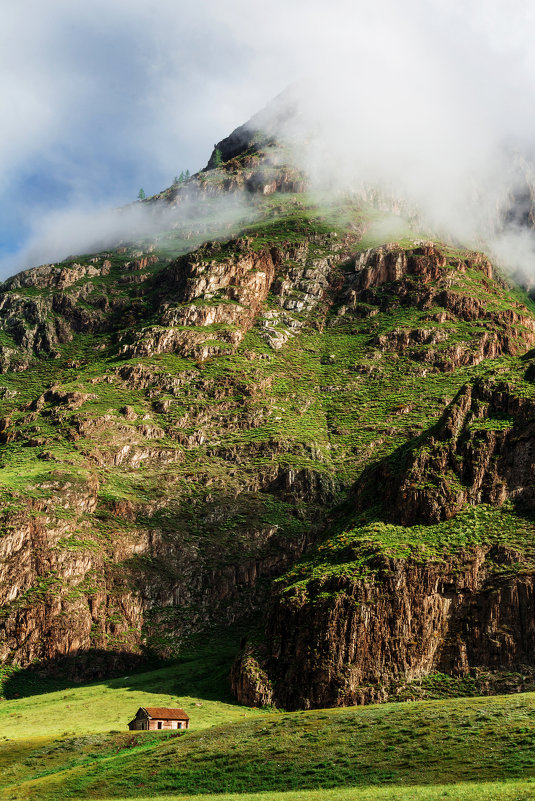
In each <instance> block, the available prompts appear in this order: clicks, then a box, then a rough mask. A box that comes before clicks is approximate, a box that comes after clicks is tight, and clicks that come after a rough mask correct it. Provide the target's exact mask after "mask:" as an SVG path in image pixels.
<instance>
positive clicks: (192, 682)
mask: <svg viewBox="0 0 535 801" xmlns="http://www.w3.org/2000/svg"><path fill="white" fill-rule="evenodd" d="M243 634H244V630H243V628H242V627H240V628H232V629H226V630H213V631H210V632H208V633H205V634H203V635H196V636H195V637H193V638H191V639H190V641H189V642H188V644H187V646H185V648H184V650H183V652H182V653H181V654H180V656H179V657H178V658H176V659H173V660H170V661H164V660H161V659H158V658H157V657H154V656H153V657H151V656H147V655H139V654H132V653H128V652H124V653H113V652H109V651H104V650H99V649H90V650H87V651H83V652H79V653H77V654H76V655H73V656H69V657H61V658H57V659H50V660H46V661H45V660H43V661H42V662H39V663H38V664H36V665H32V666H30V667H28V668H24V669H21V668H17V667H15V666H4V667H3V668H0V682H1V688H2V695H3V696H4V698H6V699H14V698H24V697H29V696H32V695H41V694H43V693H51V692H55V691H57V690H65V689H73V688H76V687H81V686H83V685H84V684H85V685H87V684H105V685H106V686H108V687H110V688H112V689H123V690H125V689H126V690H132V691H133V692H139V691H142V692H147V693H161V694H170V695H173V694H176V693H177V691H178V690H179V692H180V694H181V695H189V696H191V697H199V698H205V699H206V700H212V701H222V702H225V703H230V704H237V701H236V699H235V698H234V696H233V695H232V693H231V691H230V684H229V674H230V669H231V666H232V663H233V661H234V659H235V657H236V654H237V652H238V649H239V645H240V640H241V639H242V637H243ZM125 674H127V675H125Z"/></svg>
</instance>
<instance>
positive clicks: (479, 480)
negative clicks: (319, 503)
mask: <svg viewBox="0 0 535 801" xmlns="http://www.w3.org/2000/svg"><path fill="white" fill-rule="evenodd" d="M529 369H530V368H528V370H529ZM534 417H535V402H534V400H533V399H531V398H530V397H526V396H525V394H524V393H522V392H519V391H518V388H517V386H515V384H513V383H512V382H507V381H504V380H500V378H499V377H496V378H489V379H481V380H478V381H475V382H474V383H473V384H468V385H467V386H465V387H464V388H463V389H462V390H461V391H460V392H459V394H458V395H457V397H456V398H455V400H454V401H453V403H452V404H451V406H450V407H449V408H448V409H447V410H446V411H445V413H444V415H443V417H442V419H441V420H440V421H439V423H438V424H437V425H436V426H435V427H434V428H433V430H432V432H430V433H429V434H428V435H427V436H425V437H424V438H423V441H421V442H420V443H419V444H418V446H417V447H416V448H414V449H413V450H411V451H410V452H409V453H408V455H407V456H406V457H405V458H406V466H405V468H404V469H403V471H402V472H401V474H399V473H398V474H394V473H393V472H392V470H391V467H390V464H389V462H388V461H387V462H385V463H384V464H382V465H380V466H379V467H377V468H373V469H372V470H371V471H370V473H369V476H365V477H364V478H363V480H362V481H361V482H359V484H358V485H357V489H356V492H357V497H358V498H359V503H366V502H367V501H364V498H365V497H369V496H368V495H367V493H368V492H369V490H370V486H371V484H374V485H376V486H377V485H381V486H384V487H385V488H387V506H388V508H389V509H390V510H391V511H390V514H391V516H392V517H393V518H394V519H395V520H396V521H399V522H401V523H403V524H404V525H411V524H413V523H415V522H425V523H435V522H438V521H440V520H445V519H448V518H450V517H452V516H454V515H455V514H457V512H459V511H460V509H462V508H463V507H464V506H465V505H466V504H478V503H491V504H497V505H500V504H503V503H504V502H505V501H507V500H511V501H514V502H515V503H521V504H522V505H523V506H525V507H528V508H533V507H534V506H535V494H534V489H533V480H532V477H533V470H534V469H535V428H534V426H533V419H534Z"/></svg>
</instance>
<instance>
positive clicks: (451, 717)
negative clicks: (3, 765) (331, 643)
mask: <svg viewBox="0 0 535 801" xmlns="http://www.w3.org/2000/svg"><path fill="white" fill-rule="evenodd" d="M242 720H243V719H242ZM121 737H123V738H124V735H121ZM80 741H81V742H79V743H78V746H77V747H79V749H80V754H79V760H78V763H77V762H76V761H75V760H73V758H72V757H73V750H74V748H75V747H76V742H73V743H72V744H71V745H70V746H68V747H70V759H71V761H70V762H68V761H67V762H65V763H64V764H65V768H66V769H65V770H63V771H59V772H58V769H57V768H56V769H55V768H54V767H53V765H52V764H50V768H49V773H48V775H43V774H44V772H45V769H46V764H47V759H51V758H52V759H53V755H51V753H50V751H49V752H47V753H46V754H45V753H43V752H41V753H37V754H35V755H34V758H35V763H34V768H33V769H34V774H33V775H34V776H35V778H33V779H30V776H29V775H28V778H27V780H26V781H25V782H23V781H21V780H20V779H19V780H18V781H17V787H15V786H14V783H12V784H11V785H10V786H9V787H8V788H7V789H6V791H5V792H4V794H3V795H2V796H1V797H3V798H6V799H17V801H18V799H28V798H39V799H40V801H41V799H42V801H59V800H60V799H74V798H75V799H93V798H95V799H112V798H114V799H125V798H128V799H129V798H144V797H145V798H146V797H147V794H148V793H150V794H152V795H153V796H158V797H161V796H163V797H165V795H166V794H167V795H169V794H170V793H175V794H177V795H178V796H179V797H180V794H187V795H188V797H191V794H192V793H194V794H197V795H199V794H217V793H225V792H226V793H230V794H232V793H234V796H232V795H231V797H236V798H237V797H238V796H239V795H240V794H243V793H259V794H260V795H258V796H257V797H258V798H259V799H267V798H270V797H273V798H276V797H277V796H276V795H273V794H276V793H279V797H284V795H280V794H287V793H289V792H291V791H300V792H301V797H302V798H305V797H306V798H310V797H312V796H311V795H310V792H309V791H313V790H318V791H319V790H322V791H324V796H323V797H324V798H326V799H331V801H333V799H335V798H336V797H337V796H336V795H335V792H336V793H340V792H341V789H340V788H359V787H360V788H363V789H362V793H361V794H360V795H355V796H354V797H355V798H366V797H367V798H376V797H377V798H387V799H388V798H392V799H393V798H397V799H405V798H416V799H419V798H421V799H424V798H425V799H427V798H434V797H437V798H438V797H444V796H440V795H437V793H438V790H436V787H437V786H438V785H441V792H442V793H444V792H446V791H447V792H450V790H451V792H452V793H453V795H452V798H458V799H468V798H482V799H483V798H489V799H490V798H529V797H535V784H533V785H531V787H530V785H529V783H528V780H529V779H534V780H535V750H534V748H533V746H534V745H535V694H533V693H525V694H522V695H517V696H498V697H492V698H470V699H454V700H451V699H450V700H445V701H428V702H416V703H406V704H385V705H382V706H370V707H360V708H347V709H330V710H315V711H312V712H293V713H278V714H261V715H258V716H257V717H253V718H251V719H249V720H243V722H241V723H231V724H225V725H223V726H218V727H214V728H210V729H204V730H199V731H191V732H189V733H187V734H185V735H184V736H182V737H175V738H171V739H170V738H168V737H167V736H166V737H164V738H161V739H159V738H158V736H153V735H150V737H149V739H147V740H144V736H143V734H141V735H138V737H137V739H136V740H135V742H134V743H132V744H131V745H129V744H128V742H127V741H125V740H124V739H123V740H121V741H113V739H111V740H110V739H107V740H106V741H103V742H102V743H101V745H100V751H99V746H98V744H97V743H93V747H92V752H91V753H88V752H87V744H84V743H83V738H80ZM84 749H85V750H84ZM82 752H83V753H82ZM25 761H28V760H27V759H26V760H25ZM520 780H521V781H522V782H523V785H522V784H521V785H518V782H519V781H520ZM508 781H512V782H517V785H516V786H515V784H508V783H507V782H508ZM493 782H502V783H503V782H505V784H502V785H501V786H499V792H500V793H501V795H496V794H495V795H493V794H492V793H493V792H494V790H493V789H489V790H488V791H487V789H486V788H484V790H482V792H481V793H480V795H479V796H477V795H474V794H472V795H468V794H467V792H468V791H467V789H466V788H467V787H468V784H469V783H472V785H474V784H477V785H479V784H480V783H487V784H489V783H493ZM465 783H467V784H465ZM413 785H416V786H420V785H421V786H424V785H425V786H427V785H428V786H429V789H427V787H425V788H423V789H421V790H418V791H416V790H414V789H413ZM448 785H453V786H454V787H453V788H452V787H450V788H449V789H448ZM457 785H459V790H458V789H457ZM388 786H390V787H391V788H392V789H391V790H390V791H388V790H387V789H385V788H387V787H388ZM409 786H410V788H411V789H410V790H408V789H407V788H408V787H409ZM433 787H435V789H433ZM381 788H382V790H381V792H383V793H386V795H383V796H381V795H377V793H378V792H379V790H380V789H381ZM511 788H513V789H511ZM461 789H462V793H461ZM528 790H529V791H530V792H531V796H530V795H526V793H527V792H528ZM305 791H306V793H305ZM327 791H328V793H327ZM346 792H347V793H351V792H356V790H353V789H351V790H349V789H347V790H346ZM366 792H367V793H368V795H367V796H366V794H365V793H366ZM388 792H390V793H391V794H390V796H389V795H388ZM485 792H486V793H487V795H485V794H484V793H485ZM520 792H522V793H524V795H519V793H520ZM269 793H271V794H272V796H270V795H269ZM407 793H413V795H412V796H411V795H410V794H407ZM432 793H435V795H433V794H432ZM463 793H464V794H463ZM489 793H490V794H489ZM507 793H509V795H507ZM515 793H516V795H515ZM338 797H339V798H341V799H342V798H351V797H352V796H351V795H350V794H348V795H346V796H343V795H339V796H338ZM446 797H447V796H446ZM296 798H299V794H298V795H296Z"/></svg>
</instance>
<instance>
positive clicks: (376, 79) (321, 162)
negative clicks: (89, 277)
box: [0, 0, 535, 276]
mask: <svg viewBox="0 0 535 801" xmlns="http://www.w3.org/2000/svg"><path fill="white" fill-rule="evenodd" d="M181 5H182V4H176V3H175V2H172V0H160V2H157V3H153V2H149V0H131V2H128V3H127V2H126V0H108V1H107V2H106V3H105V2H104V0H95V2H94V3H93V4H91V6H85V7H84V6H80V5H79V4H72V3H68V2H66V0H51V2H50V3H47V4H46V9H45V8H44V7H43V5H42V4H39V3H38V2H37V1H36V0H22V2H21V3H20V4H18V5H17V7H16V8H13V9H9V10H7V11H6V12H5V15H6V24H5V25H4V27H3V31H2V33H1V34H0V36H2V39H3V42H2V44H3V49H2V50H1V51H0V52H1V54H2V55H1V56H0V63H1V64H2V67H3V69H2V72H1V73H0V74H1V75H2V78H1V80H2V89H3V92H2V95H1V97H2V100H1V101H0V102H1V103H2V116H3V119H4V120H5V124H4V126H3V130H2V134H1V136H0V170H1V171H2V177H3V181H2V190H1V191H0V210H1V211H2V215H1V216H2V218H3V220H4V224H3V238H4V240H5V241H4V247H3V251H4V253H5V254H6V256H5V257H4V260H3V263H2V270H3V273H4V275H5V274H6V273H7V272H13V271H14V270H15V269H20V268H22V267H26V266H30V263H32V262H35V261H36V260H37V261H38V260H39V256H40V252H41V251H40V249H39V241H48V243H49V244H48V246H47V250H46V254H47V255H46V260H49V259H50V258H57V259H58V258H61V257H62V256H64V255H68V253H70V252H73V251H75V250H76V241H77V233H78V232H79V234H80V248H82V242H83V243H84V247H87V241H88V237H87V224H86V222H85V219H86V218H87V215H88V214H89V217H92V218H94V215H95V214H97V215H98V214H103V213H104V214H105V211H104V210H105V209H106V208H108V207H109V206H111V205H122V204H124V203H125V202H127V201H128V200H131V199H133V197H135V195H136V194H137V189H138V188H139V186H140V185H142V186H144V187H145V189H146V190H147V191H148V193H152V192H154V191H158V190H159V189H161V188H163V187H164V186H166V185H169V184H170V183H171V180H172V177H173V175H174V174H175V173H177V172H179V171H180V169H183V168H185V167H189V168H190V169H191V170H192V171H194V170H195V169H199V168H200V167H201V166H202V165H203V164H204V163H206V161H207V159H208V156H209V153H210V150H211V148H212V144H213V142H214V141H218V140H220V139H222V138H223V137H224V136H225V135H227V134H228V133H230V131H231V130H232V129H233V128H235V127H236V126H238V125H239V124H241V123H243V122H245V121H246V120H247V119H248V118H249V117H250V116H251V115H252V114H253V113H254V112H255V111H256V110H258V109H260V108H262V107H263V106H264V105H265V103H266V101H268V100H269V98H271V97H274V96H275V95H277V94H278V93H279V92H280V91H281V90H282V89H284V87H286V86H290V87H291V88H290V90H289V91H290V92H291V93H293V96H294V98H297V102H298V113H296V114H295V115H294V116H293V117H292V118H291V120H290V122H289V123H288V125H290V128H291V134H292V136H293V137H294V140H296V141H299V143H300V145H299V147H298V148H296V154H297V155H296V159H297V161H298V163H299V166H303V167H304V168H306V169H307V171H308V172H309V173H310V175H311V179H312V181H313V183H314V185H316V186H318V187H320V188H322V187H326V186H328V187H330V188H331V189H332V188H336V187H338V188H340V189H343V190H346V189H347V188H350V189H353V188H358V187H359V186H362V185H363V184H366V185H371V184H374V185H377V186H379V187H381V189H382V190H383V191H385V192H387V193H390V194H393V195H394V196H396V197H403V198H404V200H405V202H407V203H408V204H409V205H414V206H415V207H418V208H419V209H420V210H421V212H422V213H423V215H424V216H425V219H426V222H427V223H428V224H429V226H430V227H431V228H432V229H433V230H435V231H436V232H437V235H443V236H449V237H451V238H454V239H456V240H460V241H463V242H466V243H467V244H471V243H474V244H479V243H481V242H482V241H483V240H485V241H486V242H487V244H488V247H489V248H490V249H491V250H492V252H493V253H495V254H496V255H498V256H499V257H500V259H502V260H505V261H506V262H508V264H509V267H510V268H511V269H513V270H515V271H518V270H520V271H521V272H522V273H523V274H525V275H526V276H529V275H531V274H532V273H535V266H534V265H535V259H534V258H533V253H532V251H533V248H532V243H531V235H530V234H527V233H526V232H525V229H524V228H523V227H522V226H519V221H518V220H515V219H509V221H508V222H509V224H508V227H507V230H504V231H499V230H497V229H496V225H495V223H496V218H497V213H498V211H499V210H500V209H502V208H507V199H508V197H510V196H511V194H514V193H515V192H516V193H517V195H518V197H521V196H522V193H524V194H523V196H524V198H526V197H527V196H526V178H527V179H528V186H529V181H530V180H531V179H530V174H531V172H532V166H531V164H532V162H533V150H534V143H535V102H534V101H535V96H534V95H535V53H534V52H533V49H532V41H533V35H534V34H535V10H534V9H532V8H531V7H530V4H529V3H527V2H517V3H515V5H514V7H512V8H511V7H509V8H506V7H505V5H504V4H503V3H502V2H498V0H494V1H493V2H485V3H483V2H476V0H472V2H462V3H461V2H451V1H450V2H445V0H407V2H406V3H403V4H399V3H397V2H395V0H375V1H374V2H371V0H365V1H364V2H362V1H361V2H358V0H357V2H354V0H353V2H349V1H348V0H333V2H331V3H329V4H326V3H324V2H318V1H317V0H311V1H310V2H304V0H297V2H295V3H292V4H291V6H289V5H288V4H285V3H283V2H282V0H274V2H273V3H272V4H271V6H270V8H269V13H268V12H267V11H266V8H265V7H264V6H260V5H252V4H251V3H250V2H245V0H229V2H228V3H225V4H224V5H223V4H221V3H216V2H214V0H199V2H198V3H196V4H195V7H194V8H191V9H184V8H181V7H179V6H181ZM136 213H137V212H136ZM63 214H64V215H65V225H64V228H65V231H66V232H67V230H68V247H66V245H67V243H65V247H62V243H61V229H62V215H63ZM493 226H494V228H493ZM84 228H85V229H86V230H85V231H84ZM517 229H518V230H517ZM15 231H17V235H16V236H15V234H14V233H13V232H15ZM49 231H53V232H54V241H57V244H58V248H57V255H56V256H54V255H53V254H54V252H55V251H54V247H50V236H48V233H49ZM489 232H492V237H491V236H490V233H489ZM66 238H67V234H66ZM65 250H67V253H65ZM42 252H43V253H44V251H42ZM508 253H509V255H508ZM43 260H45V259H43Z"/></svg>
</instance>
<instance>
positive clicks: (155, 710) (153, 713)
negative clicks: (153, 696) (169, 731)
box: [141, 706, 189, 720]
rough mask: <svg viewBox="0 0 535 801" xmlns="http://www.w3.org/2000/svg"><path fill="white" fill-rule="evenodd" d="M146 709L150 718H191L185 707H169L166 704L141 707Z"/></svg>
mask: <svg viewBox="0 0 535 801" xmlns="http://www.w3.org/2000/svg"><path fill="white" fill-rule="evenodd" d="M141 708H142V709H144V710H145V712H146V713H147V715H148V716H149V718H152V719H153V720H154V718H159V719H160V720H189V715H187V714H186V713H185V712H184V710H183V709H167V708H166V707H164V706H144V707H141Z"/></svg>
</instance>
